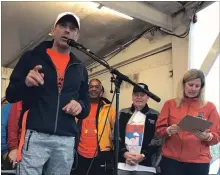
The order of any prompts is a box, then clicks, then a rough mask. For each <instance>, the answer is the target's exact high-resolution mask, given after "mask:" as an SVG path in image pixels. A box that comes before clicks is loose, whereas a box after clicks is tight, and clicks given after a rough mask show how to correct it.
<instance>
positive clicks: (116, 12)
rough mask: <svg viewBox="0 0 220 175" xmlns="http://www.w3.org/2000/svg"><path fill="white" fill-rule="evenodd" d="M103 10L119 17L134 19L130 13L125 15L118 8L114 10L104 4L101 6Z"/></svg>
mask: <svg viewBox="0 0 220 175" xmlns="http://www.w3.org/2000/svg"><path fill="white" fill-rule="evenodd" d="M101 10H103V11H105V12H108V13H111V14H113V15H117V16H119V17H122V18H125V19H129V20H133V19H134V18H132V17H131V16H128V15H125V14H123V13H120V12H118V11H116V10H113V9H110V8H108V7H105V6H102V7H101Z"/></svg>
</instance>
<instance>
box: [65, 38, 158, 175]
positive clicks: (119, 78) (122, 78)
mask: <svg viewBox="0 0 220 175" xmlns="http://www.w3.org/2000/svg"><path fill="white" fill-rule="evenodd" d="M67 43H68V44H69V46H70V47H75V48H76V49H78V50H79V51H81V52H83V53H85V54H86V55H88V56H89V57H91V58H92V59H94V60H95V61H97V62H98V63H99V64H101V65H102V66H104V67H105V68H107V69H108V70H109V72H110V73H112V74H114V75H116V78H115V80H114V84H115V92H116V119H115V132H114V139H115V157H114V173H113V174H114V175H118V152H119V97H120V86H121V83H122V81H126V82H128V83H130V84H132V85H133V86H138V85H137V84H136V83H135V82H133V81H132V80H130V79H129V78H128V77H127V76H126V75H124V74H122V73H121V72H119V71H118V70H117V69H114V68H112V67H111V66H109V65H108V64H107V62H104V61H103V60H102V58H100V57H98V56H97V55H95V54H94V53H93V52H91V51H90V50H89V49H87V48H86V47H84V46H83V45H82V44H79V43H76V42H75V41H73V40H70V39H69V40H68V41H67ZM139 88H140V89H141V90H142V91H143V92H145V93H146V94H147V95H148V96H149V97H150V98H152V99H153V100H155V101H157V102H160V98H159V97H157V96H156V95H154V94H153V93H151V92H150V91H147V90H145V89H143V88H142V87H141V86H139Z"/></svg>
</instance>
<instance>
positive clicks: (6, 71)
mask: <svg viewBox="0 0 220 175" xmlns="http://www.w3.org/2000/svg"><path fill="white" fill-rule="evenodd" d="M12 70H13V69H11V68H5V67H1V78H2V79H1V97H4V96H5V91H6V88H7V87H8V84H9V78H10V75H11V73H12Z"/></svg>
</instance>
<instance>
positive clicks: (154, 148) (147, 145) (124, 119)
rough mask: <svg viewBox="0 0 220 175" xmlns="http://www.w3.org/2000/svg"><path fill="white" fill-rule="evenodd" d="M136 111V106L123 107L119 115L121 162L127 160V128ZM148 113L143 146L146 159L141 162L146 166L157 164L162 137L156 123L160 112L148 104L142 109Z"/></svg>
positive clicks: (142, 150)
mask: <svg viewBox="0 0 220 175" xmlns="http://www.w3.org/2000/svg"><path fill="white" fill-rule="evenodd" d="M134 111H135V108H134V106H133V105H132V107H131V108H126V109H122V110H121V111H120V115H119V162H125V158H124V156H123V155H124V153H125V152H127V151H128V150H127V149H126V145H125V130H126V125H127V123H128V121H129V119H130V118H131V116H132V115H133V113H134ZM141 112H142V113H143V114H145V115H146V120H145V127H144V138H143V143H142V148H141V154H144V155H145V159H144V160H143V161H142V162H140V165H144V166H153V167H154V166H156V165H155V164H156V161H157V159H158V158H159V156H160V149H161V145H162V139H161V138H159V137H158V136H156V133H155V125H156V121H157V117H158V112H157V111H155V110H153V109H151V108H149V107H148V106H147V105H146V106H145V107H144V108H143V109H142V111H141Z"/></svg>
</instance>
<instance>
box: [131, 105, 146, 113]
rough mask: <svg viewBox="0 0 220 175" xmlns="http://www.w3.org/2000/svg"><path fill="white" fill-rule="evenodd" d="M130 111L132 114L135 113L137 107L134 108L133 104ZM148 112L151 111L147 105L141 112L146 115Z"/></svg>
mask: <svg viewBox="0 0 220 175" xmlns="http://www.w3.org/2000/svg"><path fill="white" fill-rule="evenodd" d="M130 111H131V112H132V113H134V111H135V107H134V105H133V104H132V105H131V109H130ZM148 111H149V107H148V105H147V104H146V105H145V106H144V108H143V109H142V110H141V113H143V114H146V113H147V112H148Z"/></svg>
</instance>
